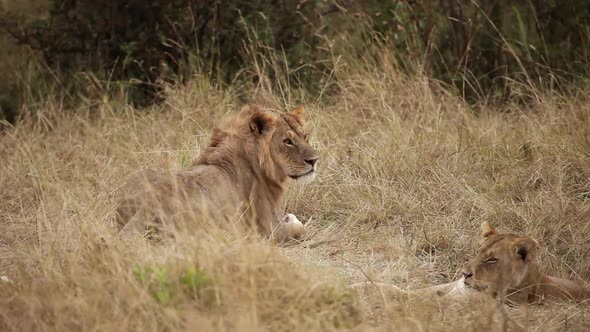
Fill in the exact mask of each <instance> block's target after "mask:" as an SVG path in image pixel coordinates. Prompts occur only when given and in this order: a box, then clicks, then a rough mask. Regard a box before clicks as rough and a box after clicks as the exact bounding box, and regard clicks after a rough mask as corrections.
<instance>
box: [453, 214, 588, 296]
mask: <svg viewBox="0 0 590 332" xmlns="http://www.w3.org/2000/svg"><path fill="white" fill-rule="evenodd" d="M481 236H482V237H481V240H480V247H479V249H478V252H477V254H476V255H475V257H474V258H473V259H471V260H470V261H469V263H468V264H467V265H466V271H465V272H464V275H465V277H466V279H465V283H466V284H467V285H468V286H469V287H473V288H475V289H479V290H485V291H487V292H488V293H490V294H492V295H494V296H501V297H504V298H505V299H506V301H508V302H511V303H540V302H545V301H569V300H573V301H581V300H585V299H588V298H590V291H589V290H588V289H586V288H584V287H583V286H582V285H580V284H578V283H577V282H575V281H572V280H568V279H563V278H557V277H552V276H548V275H545V274H544V273H543V271H542V269H541V267H540V266H539V265H538V263H537V252H538V248H539V244H538V242H537V241H536V240H535V239H533V238H532V237H530V236H528V235H517V234H499V233H497V232H496V230H495V229H494V228H493V227H492V226H491V225H490V224H488V223H485V222H484V223H483V224H482V226H481Z"/></svg>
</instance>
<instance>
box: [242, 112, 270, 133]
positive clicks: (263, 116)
mask: <svg viewBox="0 0 590 332" xmlns="http://www.w3.org/2000/svg"><path fill="white" fill-rule="evenodd" d="M249 126H250V131H252V133H254V135H256V136H263V135H267V134H271V133H272V132H274V129H275V127H276V118H275V117H273V116H272V115H271V114H267V113H265V112H263V111H261V110H258V109H255V110H252V114H251V115H250V121H249Z"/></svg>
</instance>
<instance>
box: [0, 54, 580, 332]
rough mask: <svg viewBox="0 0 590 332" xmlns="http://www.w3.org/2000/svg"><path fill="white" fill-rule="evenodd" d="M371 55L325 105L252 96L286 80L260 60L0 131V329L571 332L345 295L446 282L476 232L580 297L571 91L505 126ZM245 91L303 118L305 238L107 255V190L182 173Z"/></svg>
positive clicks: (115, 241)
mask: <svg viewBox="0 0 590 332" xmlns="http://www.w3.org/2000/svg"><path fill="white" fill-rule="evenodd" d="M381 53H382V54H381V57H380V58H379V59H377V60H374V61H367V60H366V59H365V60H353V59H346V60H343V59H342V58H339V57H335V58H334V61H335V62H337V63H335V66H334V68H335V69H334V71H333V72H332V73H328V74H329V75H328V76H327V80H326V83H325V88H326V89H329V90H330V91H332V94H331V96H330V97H325V98H322V101H321V102H317V103H314V102H313V99H312V97H311V95H310V94H308V93H307V92H305V89H304V88H303V87H293V86H290V85H288V84H287V83H286V81H282V83H281V84H270V83H269V82H268V81H266V79H267V77H268V76H267V72H266V71H267V70H270V69H272V70H274V73H278V72H288V71H286V70H285V68H280V63H281V62H280V61H275V60H276V59H272V58H263V59H262V60H261V61H267V62H266V64H267V65H268V66H267V65H264V66H263V65H261V64H259V66H253V69H252V70H253V72H254V73H255V74H256V75H258V77H259V78H260V80H259V81H258V82H259V83H258V85H257V86H237V85H236V86H230V87H227V88H223V89H222V88H219V87H215V86H212V85H211V84H210V83H208V80H207V79H206V78H204V77H202V76H198V75H197V76H195V78H194V79H193V80H192V81H190V82H188V83H187V84H186V85H178V86H170V87H168V88H167V89H166V90H165V102H164V103H162V104H161V105H159V106H154V107H153V109H152V110H149V111H147V112H141V113H140V112H136V111H135V110H133V109H132V108H131V107H129V106H126V105H119V104H117V103H114V102H112V101H109V100H108V98H104V99H102V100H101V101H100V102H98V103H94V104H92V105H91V107H86V108H81V109H80V110H78V111H76V112H72V111H68V110H64V109H62V106H60V104H59V103H57V102H53V101H49V102H47V104H46V105H44V107H41V108H40V109H39V110H37V111H36V112H31V115H30V116H29V117H27V118H24V119H23V120H22V121H21V122H20V123H19V124H18V125H17V126H15V127H14V128H11V129H9V130H6V131H5V132H3V133H2V134H1V135H2V136H1V137H0V169H1V173H0V227H1V231H0V274H1V275H4V276H7V277H8V278H9V279H10V280H11V281H10V282H1V283H0V330H6V331H27V330H51V331H65V330H76V331H77V330H108V331H111V330H113V331H116V330H178V329H186V330H198V329H200V330H240V331H247V330H272V331H281V330H289V331H294V330H301V331H308V330H341V329H351V328H354V329H356V330H369V329H377V330H394V331H400V330H407V331H414V330H435V331H456V330H481V329H484V330H503V329H506V328H508V329H511V330H527V329H528V330H538V329H542V330H563V329H567V330H587V329H588V328H589V327H590V322H589V320H588V318H587V314H586V313H587V308H588V306H587V305H586V304H581V305H576V304H564V305H546V306H542V307H530V306H523V307H504V306H502V305H498V304H497V303H495V302H493V301H481V302H475V303H473V302H469V303H449V302H448V301H447V302H445V301H444V300H443V301H442V302H441V301H433V300H428V299H416V298H387V297H376V298H373V299H371V298H369V299H363V298H359V297H357V296H355V294H352V293H351V292H350V291H348V290H347V289H346V288H345V286H346V285H347V284H349V283H352V282H359V281H362V280H366V279H370V280H375V281H380V282H387V283H393V284H396V285H399V286H400V287H402V288H405V287H409V288H414V287H420V286H425V285H428V284H432V283H442V282H446V281H450V280H452V279H454V278H456V277H457V275H458V274H459V273H460V272H461V266H462V264H463V262H464V259H465V258H466V257H468V256H469V255H470V254H471V253H473V252H474V250H475V247H476V236H477V227H478V225H479V224H480V223H481V222H482V221H489V222H491V223H492V224H494V225H495V226H496V227H497V228H498V229H499V230H502V231H511V232H522V233H527V234H530V235H532V236H533V237H535V238H536V239H537V240H538V241H539V243H540V244H541V247H542V248H541V252H540V255H539V256H540V263H541V264H542V266H543V268H544V269H545V271H547V272H549V273H551V274H554V275H559V276H563V277H569V278H572V279H576V280H579V281H581V282H582V283H585V284H586V285H587V284H588V283H587V281H588V280H590V279H589V278H590V267H589V266H588V264H587V261H588V260H589V259H590V251H589V250H588V248H589V247H588V240H589V239H590V226H589V225H590V224H589V223H588V221H589V220H590V137H589V135H590V102H589V101H588V100H587V98H585V92H586V91H581V93H580V95H579V96H578V97H575V96H573V97H567V98H566V97H564V96H558V95H551V94H549V95H547V94H546V95H539V100H538V102H537V103H535V104H533V105H531V106H527V107H523V108H518V109H517V106H516V105H515V107H514V108H515V110H514V111H513V112H511V113H502V112H498V111H497V110H495V109H493V108H492V107H490V106H478V107H473V106H469V105H467V104H466V103H464V102H463V101H462V100H461V99H460V98H457V97H455V96H453V95H452V94H450V93H448V92H446V90H445V88H444V87H439V86H434V85H433V83H432V82H430V81H429V80H428V79H427V78H425V77H423V76H421V75H419V74H415V75H404V74H402V73H400V71H399V70H398V67H397V65H396V63H395V61H394V60H393V58H394V57H393V55H392V54H389V53H387V51H386V50H383V51H382V52H381ZM268 56H272V55H268ZM269 68H270V69H269ZM277 79H279V80H280V79H286V77H285V75H283V76H279V77H278V78H277ZM277 86H278V87H280V89H279V90H276V89H275V88H276V87H277ZM251 91H256V95H255V96H254V99H255V100H257V101H259V102H261V103H264V104H265V105H266V106H269V107H275V108H286V107H287V106H293V104H295V103H297V102H299V101H301V100H303V101H306V102H307V105H306V107H307V109H308V117H309V124H310V127H311V129H312V131H313V134H312V141H313V144H314V145H315V146H316V147H317V149H318V150H319V151H320V153H321V159H320V173H319V179H318V180H317V181H316V182H314V183H312V184H311V185H307V186H300V185H298V184H295V183H293V184H292V185H291V188H290V190H289V192H288V197H287V200H286V209H287V210H288V211H289V212H292V213H295V214H296V215H297V216H298V217H299V219H300V220H305V221H308V226H307V230H308V237H307V239H306V240H305V241H303V242H302V243H299V244H295V245H290V246H275V245H271V244H269V243H268V242H267V241H266V240H264V239H260V238H256V237H241V236H235V235H234V236H231V235H228V233H227V232H226V231H224V230H223V228H219V229H218V228H217V227H213V226H212V227H210V228H209V229H202V228H198V227H196V228H195V229H194V231H192V232H185V233H183V234H179V235H178V236H177V237H176V238H175V239H174V240H173V241H170V242H166V243H164V244H153V243H148V242H146V241H143V240H139V239H138V240H137V241H132V242H129V243H127V242H122V241H121V240H120V239H119V238H118V237H117V235H116V234H115V233H114V231H113V229H112V228H111V227H110V220H111V218H112V212H113V209H114V208H115V204H116V190H117V188H118V187H119V186H120V185H122V184H123V183H124V182H125V181H126V179H127V178H128V176H129V175H130V174H131V173H133V172H135V171H137V170H139V169H142V168H147V167H150V168H156V169H164V170H169V171H173V170H175V169H179V168H182V167H186V166H187V165H188V164H189V163H190V161H191V159H192V158H194V157H195V156H196V155H197V154H198V153H199V151H200V147H202V146H203V145H204V144H205V142H206V140H207V137H208V135H209V133H210V131H211V129H212V127H213V125H214V124H215V123H216V122H217V121H218V120H219V119H220V118H222V117H223V116H225V115H226V114H228V113H231V112H234V111H235V110H236V109H237V108H238V105H237V104H238V100H239V99H240V98H241V96H242V95H243V94H244V93H246V94H247V93H249V92H251ZM334 91H338V93H334ZM535 93H537V92H535Z"/></svg>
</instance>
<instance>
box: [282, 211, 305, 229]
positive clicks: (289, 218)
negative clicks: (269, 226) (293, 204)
mask: <svg viewBox="0 0 590 332" xmlns="http://www.w3.org/2000/svg"><path fill="white" fill-rule="evenodd" d="M283 221H284V222H286V223H288V224H298V225H301V226H303V224H302V223H301V221H299V219H297V217H296V216H295V215H294V214H292V213H287V214H286V215H285V217H284V218H283Z"/></svg>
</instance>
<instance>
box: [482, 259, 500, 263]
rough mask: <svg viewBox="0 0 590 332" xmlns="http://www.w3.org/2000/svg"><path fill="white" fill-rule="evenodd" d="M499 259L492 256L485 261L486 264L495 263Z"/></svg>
mask: <svg viewBox="0 0 590 332" xmlns="http://www.w3.org/2000/svg"><path fill="white" fill-rule="evenodd" d="M497 261H498V260H497V259H496V258H490V259H488V260H486V261H485V262H484V263H486V264H494V263H496V262H497Z"/></svg>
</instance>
